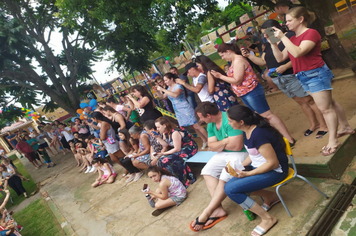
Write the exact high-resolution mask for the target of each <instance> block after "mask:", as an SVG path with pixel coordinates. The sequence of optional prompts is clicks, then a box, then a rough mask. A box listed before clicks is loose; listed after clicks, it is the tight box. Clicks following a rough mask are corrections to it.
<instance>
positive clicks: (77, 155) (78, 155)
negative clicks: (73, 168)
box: [68, 140, 84, 167]
mask: <svg viewBox="0 0 356 236" xmlns="http://www.w3.org/2000/svg"><path fill="white" fill-rule="evenodd" d="M68 144H69V146H70V150H71V151H72V153H73V155H74V158H75V160H76V161H77V167H80V166H81V165H83V163H84V162H82V163H80V162H81V161H82V157H81V155H80V154H79V153H78V152H77V149H76V148H75V145H74V140H70V141H69V142H68Z"/></svg>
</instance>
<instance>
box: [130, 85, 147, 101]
mask: <svg viewBox="0 0 356 236" xmlns="http://www.w3.org/2000/svg"><path fill="white" fill-rule="evenodd" d="M134 90H137V91H138V92H139V93H141V96H142V97H144V96H146V97H148V98H149V99H150V100H151V101H152V97H151V95H150V93H149V92H148V91H147V89H146V88H145V87H143V86H142V85H135V86H133V87H131V89H130V91H131V92H133V91H134Z"/></svg>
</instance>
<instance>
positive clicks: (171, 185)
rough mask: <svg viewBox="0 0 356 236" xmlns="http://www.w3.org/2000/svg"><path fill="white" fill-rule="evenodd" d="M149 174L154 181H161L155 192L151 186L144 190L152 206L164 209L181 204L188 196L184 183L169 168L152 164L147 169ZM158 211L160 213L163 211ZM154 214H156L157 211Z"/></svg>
mask: <svg viewBox="0 0 356 236" xmlns="http://www.w3.org/2000/svg"><path fill="white" fill-rule="evenodd" d="M147 176H148V177H149V178H150V179H151V180H153V181H154V182H156V183H159V188H158V189H157V190H156V191H155V192H154V191H151V190H150V189H149V188H147V191H146V190H142V191H143V192H144V193H145V194H146V198H147V200H148V202H149V204H150V206H151V207H154V208H157V209H164V208H167V207H171V206H179V205H180V204H181V203H182V202H183V201H184V200H185V199H186V198H187V192H186V189H185V187H184V185H183V184H182V183H181V182H180V181H179V179H177V178H176V177H174V176H173V175H172V174H171V173H170V172H168V171H167V170H165V169H163V168H161V167H158V166H150V167H149V168H148V170H147ZM154 199H157V201H156V202H154ZM156 213H157V215H159V214H160V213H162V212H156ZM152 214H153V215H154V216H156V215H155V212H153V213H152Z"/></svg>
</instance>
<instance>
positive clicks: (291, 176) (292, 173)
mask: <svg viewBox="0 0 356 236" xmlns="http://www.w3.org/2000/svg"><path fill="white" fill-rule="evenodd" d="M283 140H284V142H285V144H286V148H285V151H286V154H287V156H289V158H290V160H291V162H292V167H293V168H291V167H289V170H288V176H287V177H286V178H285V179H284V180H283V181H281V182H279V183H278V184H275V185H273V186H271V187H276V193H277V195H278V197H279V199H280V200H281V202H282V204H283V206H284V208H285V209H286V211H287V213H288V215H289V216H290V217H292V214H291V213H290V211H289V209H288V207H287V205H286V204H285V202H284V200H283V198H282V196H281V194H280V193H279V189H280V187H282V186H283V185H285V184H286V183H288V182H289V181H291V180H292V179H294V178H299V179H302V180H304V181H305V182H307V183H308V184H309V185H310V186H312V187H313V188H314V189H315V190H317V191H318V192H319V193H320V194H321V195H323V196H324V197H325V198H326V199H328V198H329V197H328V196H327V195H326V194H325V193H323V192H322V191H321V190H320V189H318V188H317V187H316V186H315V185H314V184H312V183H311V182H310V181H309V180H307V179H306V178H305V177H303V176H301V175H298V173H297V167H296V166H295V162H294V158H293V155H292V149H291V147H290V144H289V141H288V140H287V139H286V138H284V137H283Z"/></svg>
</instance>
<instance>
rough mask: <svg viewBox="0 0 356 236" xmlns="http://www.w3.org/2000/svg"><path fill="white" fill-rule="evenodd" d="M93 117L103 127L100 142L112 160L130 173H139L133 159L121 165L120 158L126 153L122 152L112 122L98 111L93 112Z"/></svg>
mask: <svg viewBox="0 0 356 236" xmlns="http://www.w3.org/2000/svg"><path fill="white" fill-rule="evenodd" d="M91 117H92V119H93V120H94V122H97V123H100V125H101V128H100V134H99V136H100V140H101V141H102V142H103V144H104V145H105V148H106V151H107V152H108V153H109V156H110V158H111V160H112V161H113V162H116V163H117V164H119V165H121V166H123V167H124V168H125V169H126V170H127V171H129V172H130V173H136V172H139V170H137V169H136V168H135V167H134V166H133V165H132V162H131V159H130V161H127V162H125V163H122V162H121V163H120V158H122V157H123V156H124V153H123V152H122V151H121V150H120V147H119V141H117V140H116V138H115V131H114V129H113V128H112V127H111V125H110V123H109V122H110V121H109V120H108V119H107V118H106V117H105V116H104V115H103V114H101V113H100V112H97V111H95V112H93V114H92V115H91Z"/></svg>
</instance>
